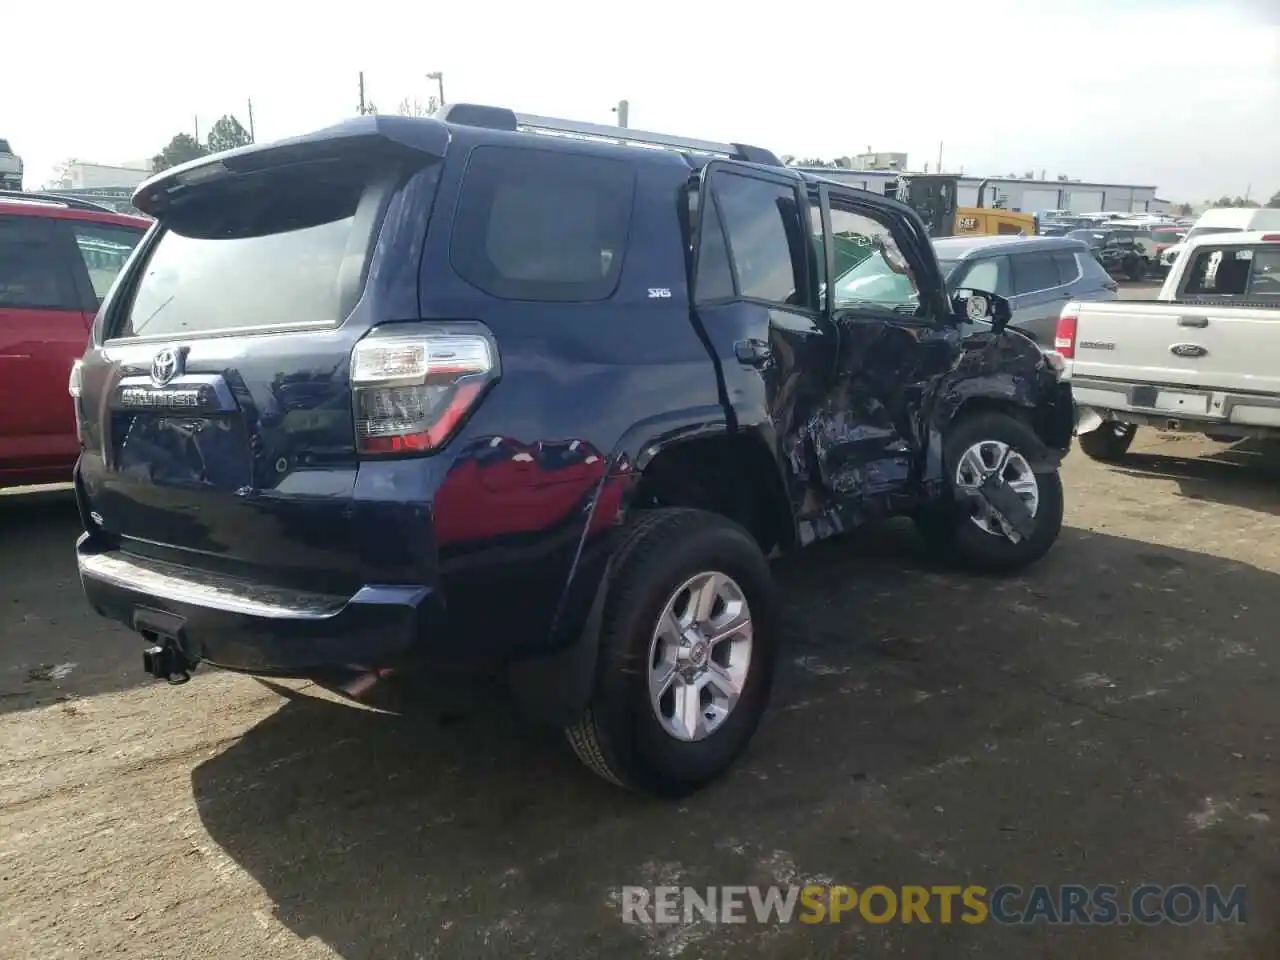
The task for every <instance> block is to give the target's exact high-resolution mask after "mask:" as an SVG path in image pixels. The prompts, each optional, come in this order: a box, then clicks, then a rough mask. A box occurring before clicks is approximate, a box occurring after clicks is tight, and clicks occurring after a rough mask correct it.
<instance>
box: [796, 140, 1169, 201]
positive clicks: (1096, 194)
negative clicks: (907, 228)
mask: <svg viewBox="0 0 1280 960" xmlns="http://www.w3.org/2000/svg"><path fill="white" fill-rule="evenodd" d="M894 156H899V157H902V158H903V162H905V156H904V155H902V154H896V155H894ZM796 169H802V170H807V171H808V172H810V173H814V174H817V175H818V176H822V177H827V178H829V179H831V180H839V181H840V182H841V183H849V184H852V185H853V186H856V187H860V188H861V189H863V190H870V191H872V192H873V193H890V194H892V193H893V192H894V190H895V187H896V181H897V178H898V171H897V170H892V169H890V170H851V169H846V168H842V167H797V168H796ZM983 179H984V178H982V177H971V176H961V177H960V182H959V185H958V186H957V190H956V202H957V205H958V206H961V207H976V206H977V205H978V187H979V185H980V184H981V183H982V181H983ZM986 183H987V188H986V193H985V197H984V199H983V203H982V205H983V206H984V207H1000V208H1003V209H1005V210H1015V211H1020V212H1024V213H1042V212H1044V211H1046V210H1069V211H1071V212H1072V213H1097V212H1099V211H1103V210H1106V211H1109V212H1116V213H1164V212H1166V211H1167V208H1168V206H1169V205H1168V203H1167V201H1164V200H1161V199H1159V198H1158V197H1156V188H1155V187H1152V186H1144V185H1141V184H1117V183H1085V182H1084V181H1081V180H1036V179H1033V178H1029V177H1028V178H1023V177H988V178H986Z"/></svg>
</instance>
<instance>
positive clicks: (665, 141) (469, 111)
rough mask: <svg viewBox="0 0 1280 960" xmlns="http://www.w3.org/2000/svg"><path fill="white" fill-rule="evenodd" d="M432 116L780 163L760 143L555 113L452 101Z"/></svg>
mask: <svg viewBox="0 0 1280 960" xmlns="http://www.w3.org/2000/svg"><path fill="white" fill-rule="evenodd" d="M436 118H437V119H439V120H443V121H445V122H446V123H457V124H463V125H465V126H469V127H488V128H490V129H493V130H524V131H527V132H530V133H541V134H552V135H555V136H566V137H571V138H578V139H589V140H596V141H605V142H608V143H619V144H624V145H627V146H643V147H656V148H660V149H665V150H675V151H678V152H680V153H699V154H706V155H708V156H713V157H726V158H729V159H732V160H744V161H746V162H748V163H759V164H764V165H766V166H773V167H780V166H782V161H780V160H779V159H778V158H777V157H776V156H775V155H774V153H773V152H772V151H770V150H766V149H764V148H763V147H753V146H751V145H750V144H745V143H718V142H716V141H714V140H695V139H693V138H692V137H673V136H671V135H669V134H665V133H653V132H651V131H649V130H636V129H634V128H633V127H613V126H607V125H605V124H600V123H584V122H582V121H579V120H562V119H560V118H558V117H541V116H537V115H535V114H530V113H516V112H515V111H514V110H509V109H507V108H505V107H488V106H482V105H479V104H471V103H452V104H449V105H448V106H446V107H445V108H444V109H443V110H441V111H440V112H439V113H438V114H436Z"/></svg>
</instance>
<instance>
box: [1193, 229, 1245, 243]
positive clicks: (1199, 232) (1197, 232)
mask: <svg viewBox="0 0 1280 960" xmlns="http://www.w3.org/2000/svg"><path fill="white" fill-rule="evenodd" d="M1239 232H1240V228H1239V227H1192V228H1191V232H1190V233H1188V234H1187V235H1186V236H1185V237H1183V239H1184V240H1194V239H1195V238H1196V237H1207V236H1209V234H1211V233H1239Z"/></svg>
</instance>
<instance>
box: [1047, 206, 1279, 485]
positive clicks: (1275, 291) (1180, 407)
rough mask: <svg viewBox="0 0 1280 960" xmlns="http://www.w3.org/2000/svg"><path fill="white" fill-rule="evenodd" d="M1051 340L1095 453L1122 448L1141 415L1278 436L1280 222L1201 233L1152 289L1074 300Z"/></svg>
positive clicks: (1208, 430)
mask: <svg viewBox="0 0 1280 960" xmlns="http://www.w3.org/2000/svg"><path fill="white" fill-rule="evenodd" d="M1054 339H1055V343H1054V349H1055V350H1056V351H1057V352H1058V353H1059V354H1060V355H1061V356H1062V358H1063V367H1064V372H1063V377H1064V379H1069V380H1070V381H1071V386H1072V393H1073V394H1074V396H1075V402H1076V436H1077V439H1078V441H1079V444H1080V448H1081V449H1082V450H1083V451H1084V452H1085V453H1086V454H1087V455H1089V456H1090V457H1093V458H1094V459H1096V460H1115V459H1117V458H1119V457H1121V456H1123V455H1124V453H1125V451H1126V450H1128V449H1129V444H1130V443H1132V442H1133V436H1134V434H1135V433H1136V432H1137V428H1138V426H1139V425H1143V424H1145V425H1147V426H1154V427H1159V428H1161V429H1164V430H1184V431H1188V432H1191V433H1201V434H1205V435H1206V436H1208V437H1210V438H1211V439H1214V440H1223V441H1229V440H1237V439H1241V438H1244V437H1280V230H1278V231H1275V232H1256V233H1227V234H1212V235H1205V236H1201V237H1197V238H1195V239H1193V240H1192V241H1190V242H1189V243H1188V244H1187V246H1186V249H1185V251H1184V252H1183V254H1182V255H1181V256H1180V257H1178V259H1177V260H1176V261H1175V262H1174V265H1173V268H1172V269H1171V270H1170V272H1169V276H1168V277H1166V278H1165V282H1164V286H1163V287H1162V288H1161V290H1160V294H1159V297H1158V299H1156V300H1110V301H1072V302H1071V303H1068V304H1067V305H1066V306H1065V307H1063V309H1062V315H1061V316H1060V318H1059V320H1058V329H1057V333H1056V336H1055V338H1054Z"/></svg>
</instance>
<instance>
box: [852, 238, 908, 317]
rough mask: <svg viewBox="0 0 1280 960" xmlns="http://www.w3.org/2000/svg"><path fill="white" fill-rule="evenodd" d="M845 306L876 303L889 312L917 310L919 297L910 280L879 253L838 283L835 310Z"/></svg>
mask: <svg viewBox="0 0 1280 960" xmlns="http://www.w3.org/2000/svg"><path fill="white" fill-rule="evenodd" d="M842 303H843V304H846V305H847V304H850V303H876V304H881V305H883V306H885V307H888V308H889V309H896V308H901V307H911V308H914V307H915V306H916V305H917V304H918V303H919V297H918V296H917V294H916V289H915V286H914V284H912V282H911V278H910V277H908V276H907V275H906V274H905V273H902V272H899V271H898V270H895V269H894V268H893V267H892V266H890V264H889V262H888V261H887V260H886V259H885V257H884V256H883V255H882V254H881V253H880V252H879V251H878V250H877V251H876V252H875V253H873V254H872V255H871V256H869V257H867V258H866V259H864V260H863V261H862V262H861V263H859V264H858V265H857V266H856V267H854V268H853V269H851V270H848V271H846V272H845V273H843V274H841V275H840V277H839V279H837V280H836V283H835V306H836V308H837V309H839V307H840V305H841V304H842Z"/></svg>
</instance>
